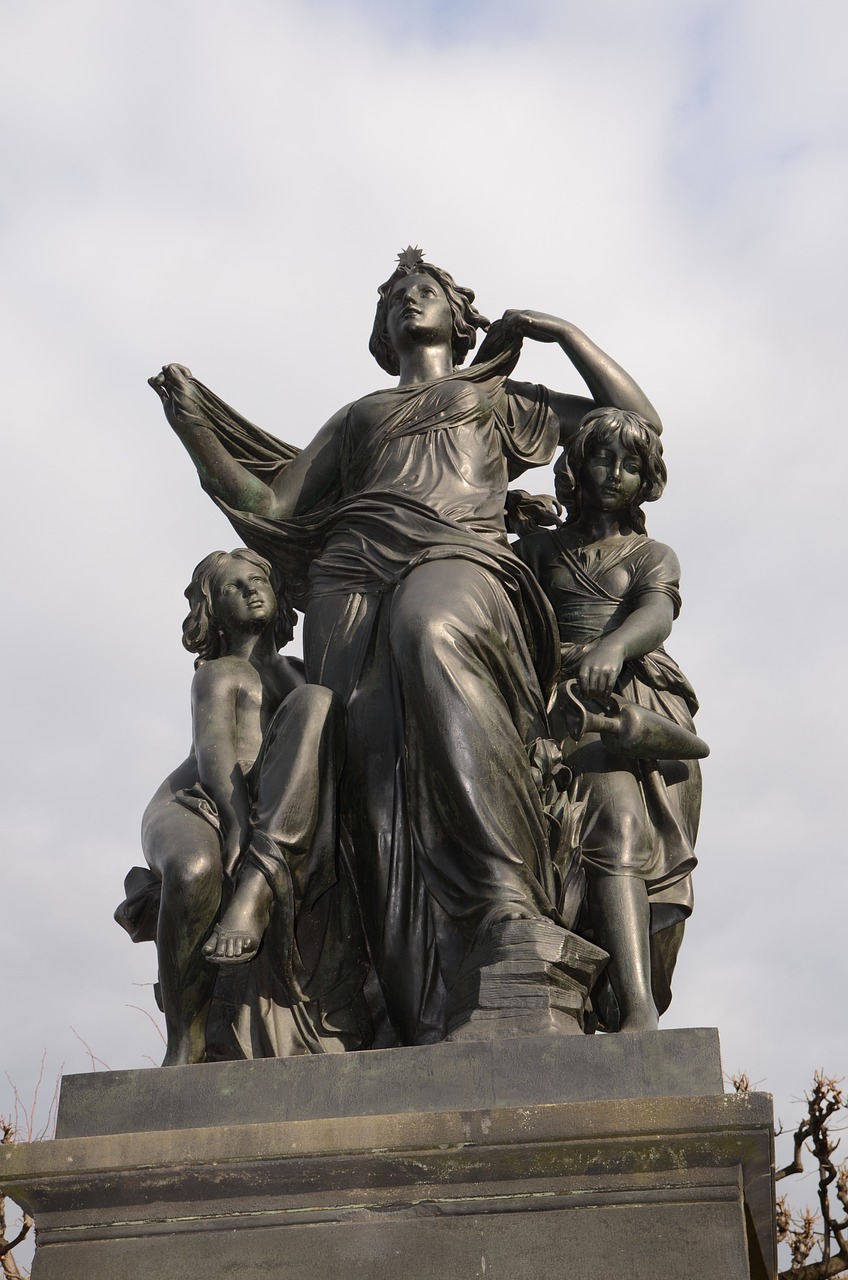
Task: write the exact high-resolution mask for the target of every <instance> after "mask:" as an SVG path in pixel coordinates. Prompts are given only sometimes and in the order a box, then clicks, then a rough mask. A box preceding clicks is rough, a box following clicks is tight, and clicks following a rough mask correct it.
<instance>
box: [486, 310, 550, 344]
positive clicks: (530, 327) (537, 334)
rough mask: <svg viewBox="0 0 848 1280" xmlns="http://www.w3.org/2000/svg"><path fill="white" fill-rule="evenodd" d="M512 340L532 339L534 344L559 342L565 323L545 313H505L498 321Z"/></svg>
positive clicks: (521, 311) (523, 311) (519, 311)
mask: <svg viewBox="0 0 848 1280" xmlns="http://www.w3.org/2000/svg"><path fill="white" fill-rule="evenodd" d="M496 324H499V325H501V326H502V327H503V330H504V333H505V334H506V335H507V336H509V337H510V338H532V339H533V341H534V342H559V340H560V338H561V337H562V333H563V327H564V326H563V321H562V320H560V319H558V318H557V317H556V316H549V315H546V314H545V312H544V311H525V310H514V311H505V312H504V313H503V315H502V316H501V318H500V320H498V321H496Z"/></svg>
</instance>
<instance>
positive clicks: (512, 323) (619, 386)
mask: <svg viewBox="0 0 848 1280" xmlns="http://www.w3.org/2000/svg"><path fill="white" fill-rule="evenodd" d="M496 325H497V326H500V327H501V328H502V331H503V336H504V338H505V339H508V338H515V337H522V338H532V339H533V340H534V341H536V342H558V343H559V345H560V346H561V347H562V349H563V351H564V352H565V354H566V355H567V356H568V358H569V360H570V361H571V363H572V364H573V365H574V368H575V369H576V370H577V372H578V373H579V374H580V376H581V378H582V379H583V381H584V382H585V383H586V386H587V387H588V389H589V393H590V394H589V396H575V395H565V394H563V393H562V392H559V391H551V392H550V393H549V394H550V403H551V407H552V409H553V410H554V412H555V413H556V415H557V417H558V418H559V421H560V439H561V441H562V442H563V443H564V442H565V441H566V440H567V439H568V438H569V436H572V435H573V434H574V432H575V431H576V430H577V427H578V425H579V423H580V420H581V418H583V417H584V416H585V415H586V414H587V413H589V411H590V410H591V409H595V408H605V407H613V408H616V409H627V410H628V411H629V412H631V413H638V414H640V415H641V416H642V417H643V418H647V420H648V421H649V422H651V423H653V425H654V426H655V427H656V429H657V431H658V432H661V431H662V422H661V421H660V416H659V414H658V413H657V411H656V409H655V408H654V406H653V405H652V404H651V402H650V400H649V399H648V397H647V396H646V395H645V393H644V391H643V390H642V388H641V387H640V386H639V384H638V383H637V382H636V381H635V379H634V378H632V377H631V376H630V374H629V373H628V372H627V371H626V369H622V367H621V365H620V364H617V363H616V361H615V360H613V359H612V357H611V356H608V355H607V353H606V352H605V351H602V350H601V348H600V347H599V346H598V345H597V343H595V342H593V341H592V339H591V338H589V337H587V336H586V334H585V333H583V331H582V329H578V328H577V326H576V325H574V324H571V323H570V321H568V320H561V319H559V317H558V316H549V315H546V314H545V313H544V312H541V311H506V312H504V314H503V316H502V318H501V319H500V320H498V321H496V322H495V324H494V325H492V329H491V330H490V337H489V338H488V339H487V342H491V340H492V338H491V335H492V330H494V329H495V327H496ZM590 397H591V398H590Z"/></svg>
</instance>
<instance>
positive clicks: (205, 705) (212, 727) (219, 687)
mask: <svg viewBox="0 0 848 1280" xmlns="http://www.w3.org/2000/svg"><path fill="white" fill-rule="evenodd" d="M240 689H241V683H240V681H239V680H238V678H237V675H236V673H235V672H234V671H233V669H232V667H231V665H230V663H229V662H228V661H222V660H221V659H220V658H219V659H216V660H214V661H212V662H207V663H204V665H203V666H202V667H199V668H198V670H197V671H196V672H195V676H194V680H193V682H192V686H191V719H192V732H193V735H194V750H195V755H196V756H197V772H198V777H199V779H200V783H201V785H202V786H203V787H204V788H205V790H206V791H208V792H209V795H210V796H211V798H212V799H213V800H214V801H215V806H216V808H217V810H218V817H219V818H220V821H221V838H222V841H223V858H224V870H225V872H226V873H227V874H228V875H232V873H233V871H234V869H235V866H236V863H237V862H238V859H239V855H240V853H241V852H242V848H243V846H244V845H245V844H246V842H247V832H248V825H249V819H250V796H249V794H248V790H247V783H246V782H245V778H244V773H243V771H242V767H241V764H240V762H239V759H238V734H237V724H236V714H237V707H236V704H237V699H238V695H239V692H240Z"/></svg>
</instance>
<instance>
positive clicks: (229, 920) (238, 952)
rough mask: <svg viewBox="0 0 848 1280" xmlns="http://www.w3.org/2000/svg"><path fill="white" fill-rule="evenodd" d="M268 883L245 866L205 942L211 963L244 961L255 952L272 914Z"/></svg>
mask: <svg viewBox="0 0 848 1280" xmlns="http://www.w3.org/2000/svg"><path fill="white" fill-rule="evenodd" d="M271 899H272V893H271V886H270V885H269V884H268V881H267V880H266V879H265V877H264V876H263V874H262V872H261V871H259V870H257V869H256V868H255V867H247V868H246V869H245V870H244V871H243V872H242V874H241V876H240V878H239V882H238V885H237V886H236V891H235V893H234V894H233V898H232V901H231V902H230V905H229V906H228V907H227V909H226V911H225V912H224V915H223V917H222V918H221V921H220V923H219V924H217V925H216V926H215V928H214V929H213V930H212V933H211V934H210V936H209V940H208V941H207V942H206V943H205V944H204V947H203V954H204V956H205V957H206V959H207V960H208V961H209V962H210V964H245V963H246V962H247V961H248V960H252V959H253V957H254V956H255V955H256V953H257V951H258V950H259V947H260V945H261V943H262V939H263V937H264V935H265V930H266V929H267V928H268V921H269V920H270V918H271Z"/></svg>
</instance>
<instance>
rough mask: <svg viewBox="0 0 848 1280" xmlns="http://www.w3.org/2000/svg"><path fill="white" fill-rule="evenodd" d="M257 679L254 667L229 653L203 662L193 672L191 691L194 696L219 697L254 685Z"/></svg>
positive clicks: (243, 659)
mask: <svg viewBox="0 0 848 1280" xmlns="http://www.w3.org/2000/svg"><path fill="white" fill-rule="evenodd" d="M258 680H259V676H258V675H257V672H256V669H255V667H253V666H251V664H250V663H249V662H248V661H247V660H246V659H245V658H233V657H231V656H230V655H229V654H227V655H225V656H224V657H222V658H212V659H210V661H209V662H204V663H202V664H201V666H199V667H198V668H197V670H196V671H195V673H194V680H193V681H192V685H191V691H192V695H193V696H194V697H196V698H198V697H199V698H203V697H210V696H214V697H221V696H224V695H226V694H227V693H238V692H239V691H240V690H241V689H244V688H246V687H250V686H253V685H255V684H256V683H257V682H258Z"/></svg>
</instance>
